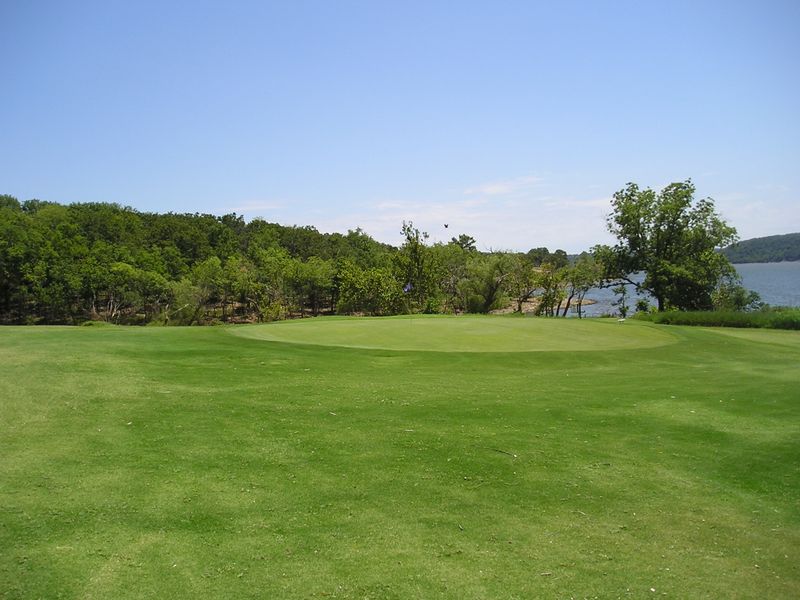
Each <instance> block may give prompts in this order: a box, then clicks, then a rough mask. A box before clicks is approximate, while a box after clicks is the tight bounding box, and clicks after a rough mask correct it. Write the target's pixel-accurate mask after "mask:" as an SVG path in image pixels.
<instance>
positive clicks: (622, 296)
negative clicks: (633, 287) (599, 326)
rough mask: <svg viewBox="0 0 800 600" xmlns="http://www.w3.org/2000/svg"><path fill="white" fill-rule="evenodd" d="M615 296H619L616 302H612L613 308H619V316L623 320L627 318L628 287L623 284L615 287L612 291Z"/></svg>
mask: <svg viewBox="0 0 800 600" xmlns="http://www.w3.org/2000/svg"><path fill="white" fill-rule="evenodd" d="M611 291H612V292H614V293H615V294H617V295H618V296H619V299H618V300H615V301H614V302H612V304H613V305H614V306H617V307H619V315H620V316H621V317H622V318H623V319H624V318H625V317H627V316H628V308H629V306H628V286H627V285H625V284H624V283H621V284H620V285H618V286H615V287H614V288H613V289H612V290H611Z"/></svg>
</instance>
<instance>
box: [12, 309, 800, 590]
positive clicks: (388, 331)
mask: <svg viewBox="0 0 800 600" xmlns="http://www.w3.org/2000/svg"><path fill="white" fill-rule="evenodd" d="M431 350H435V351H431ZM0 361H1V362H2V365H3V368H2V371H0V448H1V449H2V461H1V462H0V598H15V599H16V598H19V599H23V598H25V599H27V598H58V597H61V598H81V599H84V598H86V599H93V598H96V599H100V598H103V599H105V598H114V599H127V598H230V599H237V600H238V599H241V598H358V599H364V598H374V599H384V598H397V599H401V598H403V599H404V598H458V599H461V598H656V597H659V598H661V597H666V598H681V599H682V598H709V599H717V598H796V597H798V592H799V591H800V566H799V565H800V393H799V392H798V390H800V368H798V365H799V364H800V333H798V332H787V331H768V330H759V331H753V332H749V331H747V332H745V331H731V330H721V329H713V328H691V327H672V326H661V325H653V324H649V323H637V322H635V321H628V322H626V323H623V324H620V323H617V322H616V320H591V321H590V320H584V321H577V320H572V319H534V318H510V317H469V318H467V317H465V318H462V317H457V318H456V317H452V318H446V317H438V318H434V317H416V318H414V319H410V318H380V319H366V318H365V319H338V318H335V319H328V318H318V319H305V320H300V321H292V322H285V323H277V324H269V325H254V326H235V327H205V328H202V327H191V328H190V327H185V328H179V327H174V328H158V327H140V328H134V327H7V328H3V329H0Z"/></svg>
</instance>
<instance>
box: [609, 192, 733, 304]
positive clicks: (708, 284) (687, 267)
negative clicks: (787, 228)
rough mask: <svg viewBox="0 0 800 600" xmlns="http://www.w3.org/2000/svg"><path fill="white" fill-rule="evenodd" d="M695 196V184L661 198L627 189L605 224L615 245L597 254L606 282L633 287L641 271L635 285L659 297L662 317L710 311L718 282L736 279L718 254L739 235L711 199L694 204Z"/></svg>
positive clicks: (617, 198) (616, 199) (618, 195)
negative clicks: (666, 312)
mask: <svg viewBox="0 0 800 600" xmlns="http://www.w3.org/2000/svg"><path fill="white" fill-rule="evenodd" d="M694 193H695V187H694V185H693V184H692V182H691V181H685V182H679V183H672V184H670V185H668V186H667V187H665V188H664V189H663V190H661V192H659V193H656V192H654V191H653V190H651V189H644V190H642V189H640V188H639V186H637V185H636V184H634V183H629V184H628V185H627V186H626V187H625V188H623V189H622V190H620V191H618V192H617V193H615V194H614V199H613V201H612V207H613V210H612V213H611V215H610V216H609V217H608V221H607V224H608V229H609V231H610V232H611V233H613V234H614V235H615V236H616V237H617V240H618V241H617V244H616V245H615V246H613V247H607V246H605V247H598V248H596V253H597V255H598V256H599V257H600V258H601V260H602V261H603V263H604V264H605V267H606V273H605V276H606V278H607V279H619V280H623V281H627V282H629V283H634V282H633V281H632V280H631V278H630V275H631V274H632V273H635V272H638V271H643V272H644V274H645V277H644V281H643V282H642V283H640V284H637V285H638V287H640V288H642V289H645V290H647V291H648V292H650V293H651V294H652V295H653V296H654V297H655V299H656V302H657V304H658V310H659V311H663V310H665V309H667V308H675V309H681V310H692V309H706V308H710V307H711V305H712V297H711V296H712V293H713V291H714V289H715V288H716V287H717V285H718V283H719V281H720V280H721V279H722V278H723V277H726V276H732V275H733V274H734V273H735V272H734V270H733V267H732V266H731V264H730V263H729V262H728V260H727V259H726V258H725V257H724V256H723V255H722V254H720V253H719V252H717V251H716V250H717V249H718V248H720V247H722V246H725V245H727V244H729V243H731V242H732V241H733V240H734V239H735V238H736V230H735V229H734V228H733V227H730V226H729V225H727V224H726V223H725V222H724V221H723V220H722V219H721V218H720V217H719V215H717V213H716V212H715V211H714V202H713V201H712V200H711V199H708V198H706V199H703V200H699V201H697V202H695V201H694Z"/></svg>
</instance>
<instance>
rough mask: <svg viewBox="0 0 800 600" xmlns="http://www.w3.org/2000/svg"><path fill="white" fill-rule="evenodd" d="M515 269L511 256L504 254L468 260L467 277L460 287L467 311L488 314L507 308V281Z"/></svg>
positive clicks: (475, 257) (480, 256)
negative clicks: (503, 307)
mask: <svg viewBox="0 0 800 600" xmlns="http://www.w3.org/2000/svg"><path fill="white" fill-rule="evenodd" d="M512 268H513V262H512V259H511V256H510V255H509V254H506V253H504V252H493V253H492V254H488V255H482V254H475V255H471V256H470V257H469V259H468V260H467V265H466V273H467V277H466V278H465V279H464V280H462V282H461V284H460V286H459V294H460V295H461V297H462V298H464V299H465V304H466V308H467V311H469V312H471V313H488V312H489V311H491V310H495V309H497V308H501V307H502V306H505V304H506V302H507V301H508V298H507V296H506V294H505V281H506V279H507V278H508V277H509V274H510V273H511V270H512Z"/></svg>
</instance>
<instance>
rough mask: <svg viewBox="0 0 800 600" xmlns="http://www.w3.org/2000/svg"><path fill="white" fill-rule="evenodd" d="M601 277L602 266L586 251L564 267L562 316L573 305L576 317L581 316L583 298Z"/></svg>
mask: <svg viewBox="0 0 800 600" xmlns="http://www.w3.org/2000/svg"><path fill="white" fill-rule="evenodd" d="M602 277H603V266H602V265H601V264H600V263H598V262H597V260H595V257H594V256H593V255H591V254H588V253H586V252H584V253H582V254H581V255H580V256H578V258H577V259H576V260H575V262H574V263H573V264H572V265H570V266H569V267H566V268H565V272H564V283H565V295H566V301H565V302H564V308H563V316H565V317H566V316H567V312H568V311H569V309H570V307H571V306H572V305H573V302H574V304H575V306H577V309H578V318H579V319H580V318H582V317H583V300H584V298H585V297H586V294H587V293H588V292H589V290H590V289H592V288H593V287H595V286H596V285H598V284H599V283H600V281H601V279H602Z"/></svg>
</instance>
